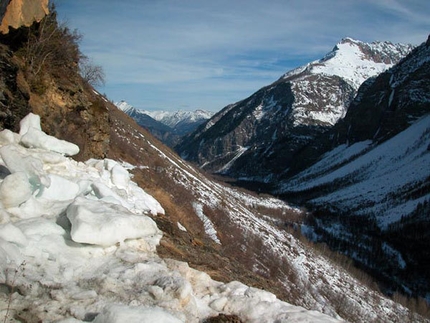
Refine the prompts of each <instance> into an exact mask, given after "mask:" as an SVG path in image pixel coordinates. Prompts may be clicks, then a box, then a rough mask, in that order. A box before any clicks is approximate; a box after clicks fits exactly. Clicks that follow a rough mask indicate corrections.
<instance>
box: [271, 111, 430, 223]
mask: <svg viewBox="0 0 430 323" xmlns="http://www.w3.org/2000/svg"><path fill="white" fill-rule="evenodd" d="M429 144H430V116H429V115H427V116H425V117H423V118H422V119H421V120H419V121H418V122H416V123H414V124H413V125H411V126H410V127H409V128H408V129H406V130H405V131H403V132H401V133H400V134H398V135H397V136H395V137H393V138H392V139H390V140H388V141H386V142H384V143H382V144H380V145H377V146H373V147H372V142H371V141H364V142H358V143H355V144H353V145H351V146H348V145H341V146H338V147H337V148H335V149H333V150H332V151H330V152H328V153H326V154H325V155H324V156H322V158H321V160H320V161H319V162H318V163H316V164H315V165H313V166H312V167H310V168H308V169H307V170H306V171H304V172H302V173H300V174H298V175H297V176H295V177H294V178H292V179H291V180H288V181H287V182H286V183H283V184H282V185H281V188H280V189H279V193H282V192H286V191H290V192H291V191H294V192H300V191H306V190H310V189H318V187H324V186H327V185H335V184H334V183H336V184H338V185H339V186H340V188H339V189H336V190H334V191H331V192H328V193H326V194H322V196H320V197H318V198H315V199H313V200H311V201H310V202H311V203H313V204H316V205H327V204H329V205H331V206H333V207H334V208H338V209H340V210H342V209H348V210H349V211H350V212H353V213H356V214H373V215H374V216H375V217H376V219H377V223H378V224H379V226H380V227H381V229H385V228H386V227H387V226H388V225H390V224H392V223H394V222H397V221H400V220H401V218H402V216H408V215H409V214H411V213H412V212H413V211H414V210H415V209H416V207H417V206H418V204H419V203H423V202H425V201H430V192H428V193H427V194H424V195H423V196H420V197H419V198H417V199H413V198H412V199H411V198H408V197H407V196H405V197H403V198H402V196H401V193H400V192H402V191H405V190H406V189H407V188H408V187H413V186H419V185H423V184H425V183H426V181H428V178H429V176H430V170H429V165H430V151H429V149H428V148H429ZM399 195H400V196H399ZM396 197H397V198H396Z"/></svg>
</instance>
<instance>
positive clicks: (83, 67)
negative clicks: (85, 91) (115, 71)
mask: <svg viewBox="0 0 430 323" xmlns="http://www.w3.org/2000/svg"><path fill="white" fill-rule="evenodd" d="M79 71H80V73H81V76H82V78H83V79H84V80H85V81H86V82H88V83H89V84H91V85H92V86H101V85H104V84H105V73H104V71H103V67H102V66H101V65H96V64H94V63H93V62H92V61H91V60H90V59H89V58H88V57H86V56H83V57H82V58H81V60H80V62H79Z"/></svg>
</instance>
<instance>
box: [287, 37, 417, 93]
mask: <svg viewBox="0 0 430 323" xmlns="http://www.w3.org/2000/svg"><path fill="white" fill-rule="evenodd" d="M412 49H413V46H412V45H405V44H392V43H391V42H372V43H365V42H361V41H358V40H354V39H352V38H344V39H342V40H341V41H340V42H339V43H338V44H337V45H336V46H335V47H334V49H333V50H332V51H331V52H329V53H328V54H327V55H326V56H325V57H324V58H322V59H320V60H317V61H314V62H311V63H309V64H307V65H305V66H301V67H298V68H296V69H294V70H292V71H290V72H287V73H286V74H284V75H283V76H282V78H283V79H287V78H290V77H293V76H297V75H299V74H301V73H303V72H305V71H307V72H309V73H311V74H324V75H334V76H339V77H341V78H343V79H345V80H346V81H347V82H348V83H349V84H350V85H351V86H353V87H354V89H355V90H357V89H358V87H359V86H360V85H361V84H362V83H363V82H364V81H365V80H367V79H368V78H370V77H373V76H376V75H378V74H380V73H382V72H383V71H385V70H387V69H389V68H390V67H392V66H393V65H394V64H395V63H397V61H398V60H399V59H400V58H402V57H404V56H406V55H407V54H408V53H409V52H410V51H411V50H412Z"/></svg>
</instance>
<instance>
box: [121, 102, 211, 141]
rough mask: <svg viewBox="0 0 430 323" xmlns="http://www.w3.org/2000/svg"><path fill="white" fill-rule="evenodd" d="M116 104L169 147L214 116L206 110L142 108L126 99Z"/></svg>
mask: <svg viewBox="0 0 430 323" xmlns="http://www.w3.org/2000/svg"><path fill="white" fill-rule="evenodd" d="M115 105H116V106H117V107H118V108H119V109H120V110H122V111H124V112H125V113H127V114H128V115H129V116H130V117H132V118H133V119H134V120H135V121H136V122H137V123H138V124H139V125H140V126H141V127H143V128H145V129H148V130H149V131H150V132H151V133H152V134H153V135H154V136H155V137H156V138H158V139H159V140H161V141H162V142H163V143H165V144H166V145H168V146H169V147H174V146H175V145H176V144H177V143H178V142H179V141H180V140H181V138H182V137H183V136H184V135H186V134H188V133H190V132H192V131H194V130H195V129H196V128H197V127H198V126H199V125H201V124H202V123H204V122H205V121H207V120H208V119H210V118H211V117H212V116H213V113H212V112H210V111H204V110H196V111H174V112H171V111H146V110H140V109H136V108H134V107H133V106H131V105H129V104H128V103H127V102H125V101H121V102H117V103H115Z"/></svg>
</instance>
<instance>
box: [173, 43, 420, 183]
mask: <svg viewBox="0 0 430 323" xmlns="http://www.w3.org/2000/svg"><path fill="white" fill-rule="evenodd" d="M411 49H412V47H411V46H409V45H400V44H397V45H394V44H392V43H389V42H374V43H371V44H367V43H363V42H360V41H356V40H353V39H350V38H345V39H343V40H342V41H341V42H340V43H339V44H337V45H336V46H335V47H334V49H333V50H332V51H331V52H330V53H328V54H327V55H326V56H325V57H324V58H323V59H321V60H318V61H315V62H312V63H309V64H307V65H306V66H302V67H300V68H297V69H295V70H293V71H290V72H288V73H286V74H285V75H283V76H282V77H281V78H280V79H279V80H277V81H276V82H274V83H273V84H271V85H269V86H267V87H264V88H262V89H261V90H259V91H257V92H256V93H254V94H253V95H251V96H250V97H249V98H247V99H245V100H243V101H240V102H237V103H235V104H232V105H229V106H227V107H226V108H224V109H223V110H222V111H220V112H219V113H218V114H216V115H215V116H214V117H213V118H212V119H210V120H209V121H208V122H207V123H205V124H204V125H202V126H201V127H200V128H199V129H197V130H196V131H195V132H194V133H192V134H190V135H189V136H186V137H185V138H184V140H183V141H182V143H181V144H179V145H178V146H177V151H178V152H179V153H180V154H181V156H182V157H184V158H185V159H188V160H190V161H193V162H196V163H197V164H198V165H200V166H201V167H203V168H204V169H206V170H209V171H212V172H218V173H222V174H226V175H228V176H231V177H235V178H242V179H246V180H252V181H260V182H270V181H272V179H273V178H274V177H277V176H278V174H280V173H283V172H284V171H285V170H287V169H288V168H289V167H290V164H291V162H292V160H293V158H294V156H295V154H297V153H298V152H299V151H301V149H303V147H305V146H306V145H307V144H309V143H310V142H311V141H312V140H313V139H315V138H316V137H318V136H320V135H321V134H322V133H324V132H326V131H327V130H328V129H330V128H331V127H333V125H334V124H336V123H337V122H338V121H339V120H340V119H342V118H343V117H344V116H345V114H346V111H347V107H348V106H349V104H350V103H351V101H352V100H353V98H354V96H355V94H356V91H357V90H358V87H359V86H360V85H361V83H362V82H364V81H365V80H366V79H368V78H369V77H372V76H376V75H378V74H379V73H380V72H382V71H384V70H386V69H387V68H389V67H391V66H393V64H395V63H396V62H398V61H399V60H400V59H401V58H402V57H404V56H405V55H406V54H407V53H408V52H409V51H410V50H411Z"/></svg>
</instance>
